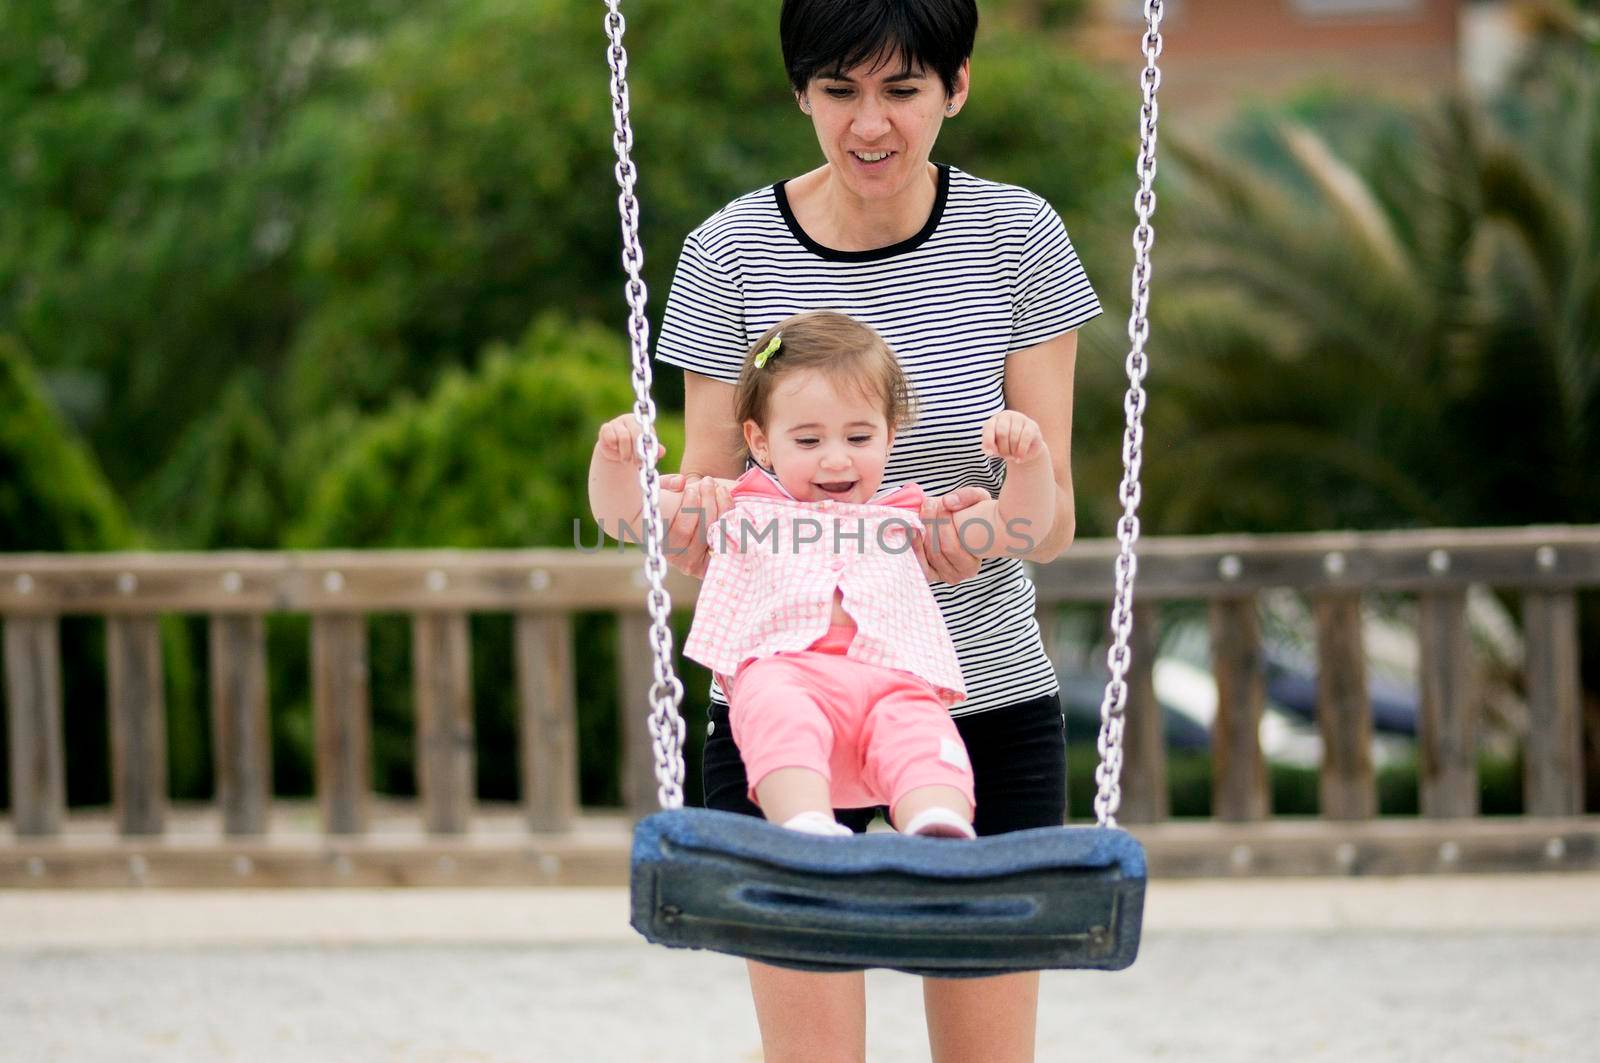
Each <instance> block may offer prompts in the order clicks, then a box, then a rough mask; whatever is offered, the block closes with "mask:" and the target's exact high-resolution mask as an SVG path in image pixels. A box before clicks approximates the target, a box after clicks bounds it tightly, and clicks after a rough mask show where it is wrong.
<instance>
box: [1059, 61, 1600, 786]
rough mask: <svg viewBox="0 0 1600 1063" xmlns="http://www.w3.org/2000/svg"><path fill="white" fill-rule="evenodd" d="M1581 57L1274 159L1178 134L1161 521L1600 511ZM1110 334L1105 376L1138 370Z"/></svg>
mask: <svg viewBox="0 0 1600 1063" xmlns="http://www.w3.org/2000/svg"><path fill="white" fill-rule="evenodd" d="M1569 55H1570V56H1571V59H1570V61H1568V62H1565V63H1548V62H1546V63H1544V64H1543V66H1542V69H1541V71H1540V72H1539V74H1538V75H1537V76H1534V77H1529V78H1524V79H1523V80H1522V82H1521V83H1520V84H1518V85H1517V87H1516V89H1515V90H1514V91H1512V92H1509V93H1508V94H1507V95H1506V97H1505V98H1503V99H1500V100H1497V101H1492V102H1490V103H1487V104H1485V103H1478V102H1473V101H1469V100H1466V99H1463V98H1452V99H1448V100H1446V101H1443V102H1442V103H1440V104H1439V105H1437V106H1436V107H1435V108H1433V109H1431V110H1430V111H1428V112H1426V113H1423V114H1420V115H1416V116H1412V117H1410V118H1408V119H1407V120H1405V121H1404V122H1402V123H1399V124H1398V125H1390V126H1388V127H1384V126H1382V125H1381V124H1380V125H1379V127H1378V128H1377V129H1376V130H1375V131H1372V132H1370V133H1369V134H1368V135H1367V136H1366V137H1365V138H1363V139H1361V140H1360V141H1359V142H1358V143H1356V144H1355V145H1354V146H1353V148H1350V149H1346V150H1344V151H1343V152H1339V151H1336V150H1335V149H1334V148H1333V147H1332V146H1331V144H1330V139H1329V138H1327V137H1325V136H1323V135H1319V133H1317V132H1315V131H1313V130H1312V129H1311V128H1309V127H1308V126H1306V125H1303V124H1298V123H1295V122H1291V121H1283V122H1281V123H1279V124H1278V125H1277V127H1276V129H1275V133H1274V140H1275V144H1276V147H1277V149H1278V150H1277V153H1276V154H1277V157H1276V158H1254V159H1251V158H1244V159H1240V158H1238V157H1237V156H1235V157H1224V156H1223V155H1222V154H1221V153H1220V152H1219V151H1217V150H1215V149H1210V148H1202V147H1200V146H1199V145H1197V144H1194V143H1192V142H1185V141H1182V140H1179V141H1178V142H1177V143H1176V144H1174V145H1172V150H1170V151H1169V152H1168V158H1173V157H1174V156H1175V157H1176V161H1177V163H1178V167H1179V169H1178V173H1177V174H1176V175H1168V176H1169V177H1171V176H1176V178H1177V180H1176V181H1169V182H1168V184H1167V187H1166V189H1165V192H1164V200H1163V203H1162V206H1163V208H1164V210H1165V212H1166V218H1165V222H1166V224H1165V226H1164V229H1163V235H1164V237H1165V242H1164V244H1163V246H1162V248H1161V249H1162V250H1163V251H1165V252H1166V254H1165V256H1164V257H1163V258H1162V259H1161V262H1160V265H1161V269H1162V270H1163V274H1164V275H1163V277H1162V279H1163V280H1164V281H1165V282H1166V283H1165V286H1164V287H1163V288H1162V294H1161V296H1160V302H1159V303H1158V304H1157V307H1156V312H1157V315H1158V316H1157V320H1156V327H1155V339H1154V341H1153V344H1152V349H1153V351H1154V352H1155V354H1156V368H1155V369H1154V370H1153V373H1154V375H1153V376H1152V380H1151V386H1152V388H1153V389H1155V391H1156V392H1157V395H1156V398H1155V399H1154V400H1153V401H1152V403H1151V405H1150V411H1149V414H1148V418H1147V420H1148V426H1147V453H1149V454H1150V455H1151V460H1150V461H1149V463H1148V464H1147V465H1146V471H1147V485H1146V495H1145V498H1146V500H1147V501H1146V508H1145V513H1146V527H1147V529H1148V530H1149V531H1151V532H1155V533H1170V534H1176V533H1190V532H1201V531H1205V532H1212V531H1227V530H1235V531H1288V530H1315V529H1331V528H1392V527H1404V526H1421V525H1454V526H1484V525H1491V526H1492V525H1519V524H1529V523H1539V522H1570V523H1592V522H1600V229H1597V225H1596V221H1597V219H1600V107H1597V106H1596V104H1597V103H1600V74H1597V73H1596V70H1595V66H1594V63H1593V62H1592V57H1590V56H1587V55H1585V54H1582V53H1580V52H1570V53H1569ZM1546 58H1548V57H1546ZM1168 139H1169V141H1170V140H1171V138H1170V137H1169V138H1168ZM1352 158H1354V159H1356V160H1358V161H1356V162H1352V161H1350V160H1351V159H1352ZM1109 331H1110V330H1100V331H1093V330H1091V333H1089V334H1087V335H1086V338H1085V343H1086V351H1087V352H1088V354H1089V356H1088V357H1086V358H1085V360H1084V365H1085V371H1086V373H1089V374H1093V373H1095V372H1097V371H1098V372H1105V371H1106V369H1107V367H1111V368H1118V367H1120V363H1121V359H1120V353H1121V352H1122V351H1125V347H1121V346H1119V344H1120V340H1121V337H1120V336H1108V335H1106V333H1107V332H1109ZM1095 355H1100V357H1096V356H1095ZM1086 383H1087V385H1088V386H1087V387H1086V389H1085V390H1086V391H1088V390H1089V389H1090V388H1093V387H1094V386H1095V385H1096V383H1098V382H1097V381H1096V380H1094V379H1092V378H1091V379H1090V380H1089V381H1087V382H1086ZM1085 428H1086V429H1087V431H1089V432H1094V431H1097V428H1096V427H1094V426H1092V419H1086V423H1085ZM1086 457H1087V458H1088V461H1087V463H1086V464H1089V465H1090V466H1091V467H1090V468H1087V469H1085V472H1086V476H1085V480H1086V481H1087V482H1089V483H1091V484H1092V483H1095V482H1098V481H1101V480H1104V481H1106V482H1108V483H1109V482H1114V470H1113V469H1111V468H1110V467H1109V466H1110V465H1111V464H1112V463H1114V462H1115V461H1116V460H1117V458H1118V454H1117V453H1116V452H1114V451H1110V450H1108V451H1107V452H1105V453H1104V454H1103V455H1093V456H1086ZM1095 463H1099V464H1104V465H1106V466H1107V467H1106V468H1100V467H1098V465H1096V464H1095ZM1104 494H1105V495H1106V497H1107V498H1110V497H1112V496H1111V494H1110V493H1109V492H1104ZM1097 516H1099V517H1100V518H1101V519H1100V520H1096V519H1094V517H1091V519H1090V522H1089V523H1090V525H1091V526H1092V525H1093V524H1095V523H1101V522H1104V523H1106V524H1107V525H1108V526H1109V520H1105V519H1104V517H1105V515H1097ZM1591 597H1593V596H1591ZM1597 604H1600V603H1596V602H1594V601H1589V602H1587V603H1586V606H1587V607H1586V608H1585V610H1584V630H1585V631H1586V632H1588V633H1590V638H1589V645H1588V646H1587V647H1586V649H1585V653H1584V665H1585V673H1586V675H1587V677H1588V679H1589V681H1588V683H1587V684H1586V688H1587V690H1588V691H1589V696H1588V698H1587V701H1588V705H1587V710H1586V716H1587V727H1586V730H1587V732H1588V736H1589V742H1588V744H1589V751H1588V760H1589V774H1590V789H1591V793H1593V794H1595V795H1596V796H1597V797H1600V640H1597V639H1596V638H1594V633H1595V632H1600V608H1596V606H1597Z"/></svg>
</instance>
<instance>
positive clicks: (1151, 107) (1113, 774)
mask: <svg viewBox="0 0 1600 1063" xmlns="http://www.w3.org/2000/svg"><path fill="white" fill-rule="evenodd" d="M1164 7H1165V4H1164V2H1163V0H1145V4H1144V18H1145V34H1144V44H1143V50H1144V58H1145V65H1144V70H1143V72H1142V73H1141V74H1140V75H1139V83H1140V86H1141V88H1142V89H1143V95H1144V104H1143V106H1142V107H1141V108H1140V117H1141V121H1140V123H1139V158H1138V162H1137V164H1136V167H1135V168H1136V171H1137V172H1138V175H1139V191H1138V192H1137V193H1136V194H1135V195H1134V197H1133V206H1134V210H1135V211H1136V212H1137V213H1138V216H1139V224H1138V225H1137V226H1135V227H1134V230H1133V292H1132V294H1133V303H1132V307H1131V308H1130V310H1129V312H1128V340H1129V342H1130V343H1131V344H1132V347H1131V348H1130V349H1129V352H1128V361H1127V371H1128V394H1127V398H1126V399H1125V400H1124V401H1123V412H1124V413H1125V414H1126V415H1127V429H1126V431H1125V432H1124V434H1123V437H1122V468H1123V476H1122V486H1121V488H1120V490H1119V491H1118V499H1119V500H1120V501H1121V502H1122V517H1121V519H1119V520H1118V521H1117V541H1118V542H1119V543H1120V544H1121V547H1122V549H1121V552H1120V553H1119V554H1118V555H1117V563H1116V589H1115V591H1114V593H1113V597H1112V605H1111V633H1112V636H1113V639H1112V644H1111V648H1110V649H1109V650H1107V652H1106V665H1107V667H1108V668H1109V669H1110V671H1111V678H1110V679H1109V680H1108V681H1107V683H1106V690H1105V698H1104V700H1103V701H1102V702H1101V703H1100V739H1099V743H1098V745H1099V750H1100V765H1099V767H1097V768H1096V769H1095V780H1096V782H1098V783H1099V790H1098V792H1097V793H1096V794H1095V799H1094V811H1095V817H1096V819H1097V820H1098V821H1099V823H1100V826H1102V827H1115V826H1116V825H1117V811H1118V809H1120V808H1121V807H1122V739H1123V730H1124V726H1125V723H1126V719H1125V715H1124V714H1125V711H1126V709H1127V705H1128V683H1127V674H1128V668H1129V666H1130V665H1131V664H1132V660H1133V654H1132V653H1131V651H1130V650H1129V648H1128V640H1129V636H1130V635H1131V634H1132V632H1133V584H1134V576H1135V575H1136V574H1137V572H1138V570H1139V565H1138V559H1137V556H1136V555H1135V553H1134V544H1135V543H1137V542H1138V540H1139V515H1138V511H1139V499H1140V493H1141V492H1140V488H1139V468H1140V464H1141V462H1142V461H1143V447H1144V410H1145V391H1144V378H1145V373H1146V372H1148V371H1149V368H1150V365H1149V359H1148V358H1147V357H1146V355H1145V350H1144V348H1145V343H1146V342H1147V341H1148V340H1149V339H1150V269H1151V264H1150V248H1151V245H1152V244H1154V243H1155V238H1156V231H1155V226H1153V225H1152V224H1151V223H1150V218H1151V216H1152V215H1154V214H1155V211H1156V193H1155V179H1156V127H1157V115H1158V113H1159V111H1158V108H1157V106H1156V91H1157V90H1158V89H1159V88H1160V87H1161V67H1160V65H1159V64H1158V63H1157V59H1158V58H1159V57H1160V55H1161V17H1162V15H1163V13H1164V11H1163V8H1164Z"/></svg>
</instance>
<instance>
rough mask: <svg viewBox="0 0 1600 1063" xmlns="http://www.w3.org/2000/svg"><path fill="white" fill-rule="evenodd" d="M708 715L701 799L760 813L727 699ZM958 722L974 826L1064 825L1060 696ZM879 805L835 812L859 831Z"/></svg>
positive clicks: (1001, 829)
mask: <svg viewBox="0 0 1600 1063" xmlns="http://www.w3.org/2000/svg"><path fill="white" fill-rule="evenodd" d="M707 715H708V717H709V719H710V724H709V726H708V727H707V731H706V749H705V760H704V761H703V763H702V771H701V776H702V778H703V779H704V780H705V801H706V807H707V808H715V809H719V810H721V811H723V812H739V813H742V814H744V815H747V816H759V815H761V809H760V808H759V807H758V806H757V805H756V803H755V802H754V801H751V800H750V784H749V781H748V780H747V778H746V777H745V773H744V760H743V759H742V758H741V757H740V756H739V747H738V746H737V745H735V744H734V741H733V732H732V730H731V729H730V728H729V727H728V706H727V705H725V704H723V703H721V702H719V701H712V702H711V706H710V709H709V711H708V714H707ZM955 724H956V729H957V730H959V731H960V732H961V738H962V741H964V742H966V744H967V756H968V757H970V758H971V759H972V774H973V782H974V785H975V793H976V796H977V799H978V802H977V817H976V819H975V820H974V821H973V824H972V826H973V829H975V830H976V831H977V832H978V833H979V834H980V835H985V834H1005V833H1008V832H1010V831H1014V830H1027V829H1028V828H1030V827H1059V826H1061V824H1062V821H1063V820H1064V819H1065V818H1066V812H1067V754H1066V729H1065V723H1064V721H1063V719H1062V715H1061V699H1060V698H1059V697H1057V696H1056V695H1055V694H1050V695H1047V696H1046V697H1042V698H1033V699H1032V700H1029V701H1022V702H1018V703H1017V704H1015V705H1007V706H1005V707H1004V708H999V709H990V710H988V711H986V712H978V713H973V714H972V715H970V716H957V717H956V719H955ZM880 811H883V812H884V814H885V818H887V810H883V809H877V808H841V809H835V810H834V815H835V816H837V817H838V819H839V822H840V823H844V824H846V825H848V826H849V827H850V829H851V830H853V831H855V832H856V833H857V834H859V833H861V832H862V831H865V830H866V829H867V824H868V823H871V822H872V820H873V817H874V816H876V815H877V814H878V813H879V812H880Z"/></svg>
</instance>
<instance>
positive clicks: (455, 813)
mask: <svg viewBox="0 0 1600 1063" xmlns="http://www.w3.org/2000/svg"><path fill="white" fill-rule="evenodd" d="M411 660H412V667H413V668H414V670H415V672H414V675H413V682H414V684H415V691H416V706H417V720H416V726H417V789H418V791H419V792H420V793H421V796H422V816H423V822H424V824H425V825H426V827H427V829H428V832H429V833H431V834H464V833H466V831H467V828H468V826H469V825H470V822H471V818H472V806H473V803H474V800H475V798H476V796H477V782H476V777H475V773H474V767H475V764H474V758H473V752H474V751H473V733H474V732H473V726H472V644H471V640H470V639H469V637H468V618H467V614H466V613H464V612H443V613H435V612H426V613H417V614H415V615H414V616H413V617H412V620H411Z"/></svg>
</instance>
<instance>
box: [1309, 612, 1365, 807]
mask: <svg viewBox="0 0 1600 1063" xmlns="http://www.w3.org/2000/svg"><path fill="white" fill-rule="evenodd" d="M1312 615H1313V616H1314V617H1315V619H1316V626H1317V727H1318V730H1319V731H1320V732H1321V734H1322V773H1321V777H1320V780H1319V786H1320V790H1321V801H1320V804H1321V812H1322V818H1324V819H1340V820H1357V819H1371V818H1372V817H1373V816H1375V815H1377V814H1378V790H1377V785H1376V783H1375V781H1374V779H1373V774H1372V701H1371V698H1370V697H1369V695H1368V693H1367V655H1366V650H1365V647H1364V645H1363V643H1362V638H1361V596H1360V595H1359V594H1344V593H1340V594H1321V595H1318V596H1317V597H1316V598H1315V600H1314V601H1313V602H1312Z"/></svg>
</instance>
